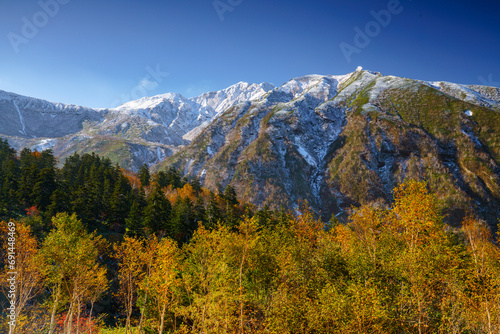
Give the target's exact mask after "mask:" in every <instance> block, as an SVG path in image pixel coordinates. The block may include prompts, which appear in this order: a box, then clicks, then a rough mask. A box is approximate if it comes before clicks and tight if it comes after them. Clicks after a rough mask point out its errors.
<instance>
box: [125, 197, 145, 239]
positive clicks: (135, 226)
mask: <svg viewBox="0 0 500 334" xmlns="http://www.w3.org/2000/svg"><path fill="white" fill-rule="evenodd" d="M142 216H143V212H142V209H141V207H140V205H139V203H138V202H137V201H134V202H133V204H132V207H131V208H130V212H129V214H128V218H126V219H125V227H126V231H127V234H128V235H130V236H132V237H138V236H142V235H143V234H144V222H143V218H142Z"/></svg>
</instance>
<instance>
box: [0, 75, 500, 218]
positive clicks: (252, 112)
mask: <svg viewBox="0 0 500 334" xmlns="http://www.w3.org/2000/svg"><path fill="white" fill-rule="evenodd" d="M0 117H1V119H0V134H1V135H2V136H3V137H7V138H8V139H9V142H10V143H11V145H13V146H14V147H15V148H17V149H19V148H21V147H25V146H28V147H31V148H38V149H44V148H52V149H53V150H54V152H55V153H56V154H57V155H59V156H61V157H64V156H66V155H68V154H72V153H73V152H75V151H79V152H91V151H95V152H96V153H99V154H101V155H104V156H108V157H110V158H111V159H112V160H113V161H114V162H117V163H120V164H121V165H122V166H124V167H125V168H131V169H136V168H138V166H140V165H141V164H143V163H144V162H146V163H148V164H150V165H151V166H153V165H154V167H153V169H155V170H159V169H162V168H165V167H166V166H170V165H175V166H177V167H178V168H180V169H181V170H182V171H183V172H184V173H185V174H189V175H192V176H194V175H197V176H198V177H200V179H201V180H202V181H203V183H204V185H205V186H207V187H209V188H212V189H214V190H215V189H216V188H217V186H218V185H219V184H220V185H222V186H223V187H225V186H226V185H228V184H231V185H233V186H234V187H235V189H236V191H237V193H238V196H239V197H240V198H243V199H244V200H247V201H250V202H253V203H255V204H257V205H260V206H263V205H265V204H267V205H269V206H270V207H271V208H279V207H280V206H285V207H287V208H293V207H296V206H297V204H298V201H299V200H300V199H306V200H307V201H308V203H309V204H310V205H311V206H312V208H313V209H314V210H316V211H317V212H320V213H321V214H322V216H323V217H324V218H325V219H329V218H330V216H331V215H332V214H335V215H336V216H337V217H339V218H342V217H343V216H345V213H346V212H347V210H348V209H349V208H350V207H351V206H352V205H359V204H365V203H378V204H379V205H387V204H388V203H389V202H390V201H391V198H392V189H393V187H394V186H395V185H396V184H397V183H398V182H401V181H403V180H404V179H405V178H416V179H425V180H427V181H428V184H429V187H430V188H431V190H432V191H434V192H435V193H436V194H437V197H438V200H439V201H440V204H441V206H442V208H443V213H444V214H445V216H446V217H447V219H448V220H449V221H450V222H451V221H456V220H457V219H460V218H461V217H462V216H463V215H464V214H466V212H467V211H474V212H477V213H479V214H480V215H481V216H482V217H483V218H484V219H486V220H488V222H490V223H491V224H494V223H495V222H496V219H497V218H498V217H500V167H499V166H500V89H499V88H494V87H485V86H471V85H458V84H453V83H447V82H424V81H418V80H411V79H405V78H398V77H393V76H383V75H381V74H380V73H374V72H370V71H364V70H362V69H358V70H356V71H355V72H353V73H350V74H347V75H342V76H322V75H310V76H304V77H300V78H295V79H292V80H290V81H288V82H286V83H285V84H283V85H282V86H280V87H273V86H272V85H270V84H260V85H257V84H247V83H238V84H236V85H233V86H231V87H229V88H227V89H225V90H222V91H219V92H211V93H205V94H203V95H200V96H198V97H194V98H189V99H188V98H185V97H183V96H181V95H178V94H164V95H159V96H155V97H149V98H143V99H140V100H137V101H132V102H129V103H126V104H124V105H122V106H120V107H118V108H115V109H105V110H104V109H103V110H93V109H88V108H83V107H77V106H69V105H63V104H54V103H49V102H45V101H40V100H35V99H30V98H24V97H20V96H18V95H14V94H10V93H2V94H0Z"/></svg>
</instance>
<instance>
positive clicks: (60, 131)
mask: <svg viewBox="0 0 500 334" xmlns="http://www.w3.org/2000/svg"><path fill="white" fill-rule="evenodd" d="M0 110H1V112H0V134H4V135H10V136H19V137H23V138H36V137H61V136H65V135H67V134H70V133H75V132H78V131H80V130H82V128H83V123H84V122H85V121H99V120H102V119H103V117H104V115H105V114H106V112H105V111H102V110H95V109H90V108H85V107H80V106H76V105H69V104H63V103H53V102H48V101H44V100H41V99H35V98H31V97H26V96H21V95H17V94H13V93H8V92H4V91H0Z"/></svg>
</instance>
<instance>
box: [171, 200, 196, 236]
mask: <svg viewBox="0 0 500 334" xmlns="http://www.w3.org/2000/svg"><path fill="white" fill-rule="evenodd" d="M193 209H194V207H193V203H192V202H191V200H190V199H189V198H188V197H185V198H180V197H178V198H177V201H176V202H175V205H174V207H173V209H172V226H174V227H175V228H176V229H177V230H178V231H181V232H182V233H183V234H184V237H183V239H184V240H185V241H188V240H189V239H190V238H191V236H192V235H193V232H194V231H195V230H196V227H197V225H196V220H195V212H194V210H193Z"/></svg>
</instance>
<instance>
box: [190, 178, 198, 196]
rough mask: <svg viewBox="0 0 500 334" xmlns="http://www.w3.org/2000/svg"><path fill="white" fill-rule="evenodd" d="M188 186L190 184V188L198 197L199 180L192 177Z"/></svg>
mask: <svg viewBox="0 0 500 334" xmlns="http://www.w3.org/2000/svg"><path fill="white" fill-rule="evenodd" d="M189 184H191V187H193V190H194V191H195V193H196V196H198V194H199V193H200V191H201V182H200V179H199V178H198V177H197V176H195V177H193V178H192V179H191V181H190V182H189Z"/></svg>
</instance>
